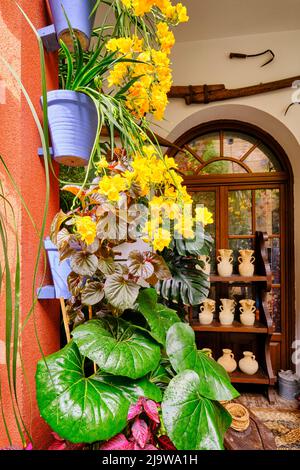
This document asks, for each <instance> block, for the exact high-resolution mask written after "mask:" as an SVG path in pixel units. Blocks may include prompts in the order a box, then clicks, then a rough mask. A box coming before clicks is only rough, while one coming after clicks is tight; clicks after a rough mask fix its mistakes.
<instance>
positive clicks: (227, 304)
mask: <svg viewBox="0 0 300 470" xmlns="http://www.w3.org/2000/svg"><path fill="white" fill-rule="evenodd" d="M220 301H221V304H222V307H223V310H230V311H231V312H232V313H233V312H234V309H235V306H236V301H235V300H233V299H220Z"/></svg>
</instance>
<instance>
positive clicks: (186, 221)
mask: <svg viewBox="0 0 300 470" xmlns="http://www.w3.org/2000/svg"><path fill="white" fill-rule="evenodd" d="M105 162H106V160H105V159H104V160H103V159H102V160H101V161H100V163H99V164H98V171H99V173H102V177H101V180H100V182H99V189H98V191H99V193H100V194H102V195H105V196H106V197H107V199H108V200H109V201H111V202H118V201H119V199H120V196H121V194H122V193H123V194H124V193H125V194H126V192H127V191H130V189H131V188H132V187H134V192H135V194H136V195H137V197H139V196H148V197H149V208H150V219H149V220H148V221H147V222H146V224H145V226H144V227H143V229H142V232H143V239H144V240H145V241H146V242H149V243H151V245H152V246H153V248H154V249H155V250H158V251H162V250H163V249H164V248H165V247H169V245H170V243H171V240H172V235H171V229H170V227H169V226H168V227H166V221H169V223H168V225H170V221H172V224H173V229H174V232H176V233H177V234H179V235H181V236H183V237H184V238H194V236H195V233H194V223H195V221H196V222H202V223H203V225H207V224H209V223H213V218H212V214H211V212H209V211H208V210H207V208H202V207H198V208H196V217H193V213H192V202H193V201H192V198H191V196H190V195H189V194H188V192H187V189H186V187H185V186H183V184H182V183H183V179H182V177H181V176H180V175H179V174H178V173H177V171H176V169H177V164H176V162H175V160H174V159H173V158H171V157H168V156H164V157H161V156H160V155H159V154H158V153H157V149H156V148H155V147H154V146H153V145H144V146H143V148H142V152H141V153H139V154H136V155H135V156H134V157H133V159H132V161H131V162H130V168H129V169H127V170H125V171H120V172H118V173H117V174H115V173H116V172H115V171H114V170H111V171H110V170H108V172H109V174H103V171H102V169H103V168H106V163H105ZM127 194H128V193H127ZM151 194H154V195H151Z"/></svg>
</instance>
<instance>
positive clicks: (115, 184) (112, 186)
mask: <svg viewBox="0 0 300 470" xmlns="http://www.w3.org/2000/svg"><path fill="white" fill-rule="evenodd" d="M126 189H128V180H127V178H124V177H123V176H121V175H115V176H107V175H105V176H103V178H102V179H101V181H100V182H99V190H98V191H99V193H100V194H104V195H105V196H107V198H108V199H109V200H110V201H112V202H117V201H119V199H120V193H121V192H123V191H125V190H126Z"/></svg>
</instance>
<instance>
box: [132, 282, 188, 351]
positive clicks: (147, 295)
mask: <svg viewBox="0 0 300 470" xmlns="http://www.w3.org/2000/svg"><path fill="white" fill-rule="evenodd" d="M138 306H139V311H140V312H141V313H142V315H143V316H144V317H145V319H146V320H147V323H148V325H149V327H150V329H151V335H152V336H153V338H154V339H156V340H157V341H158V342H159V343H161V344H162V345H165V342H166V334H167V331H168V330H169V328H170V327H171V326H172V325H174V323H177V322H180V318H179V317H178V315H177V313H176V311H175V310H172V309H171V308H168V307H166V306H165V305H163V304H159V303H157V293H156V291H155V289H144V290H142V291H141V292H140V294H139V297H138Z"/></svg>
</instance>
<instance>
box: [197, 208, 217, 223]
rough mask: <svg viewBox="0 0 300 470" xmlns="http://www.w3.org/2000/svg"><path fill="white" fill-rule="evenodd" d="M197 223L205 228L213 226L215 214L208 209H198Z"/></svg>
mask: <svg viewBox="0 0 300 470" xmlns="http://www.w3.org/2000/svg"><path fill="white" fill-rule="evenodd" d="M196 221H197V222H201V223H202V224H203V226H204V227H205V226H206V225H209V224H213V223H214V219H213V214H212V213H211V212H210V211H209V210H208V209H207V207H196Z"/></svg>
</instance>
